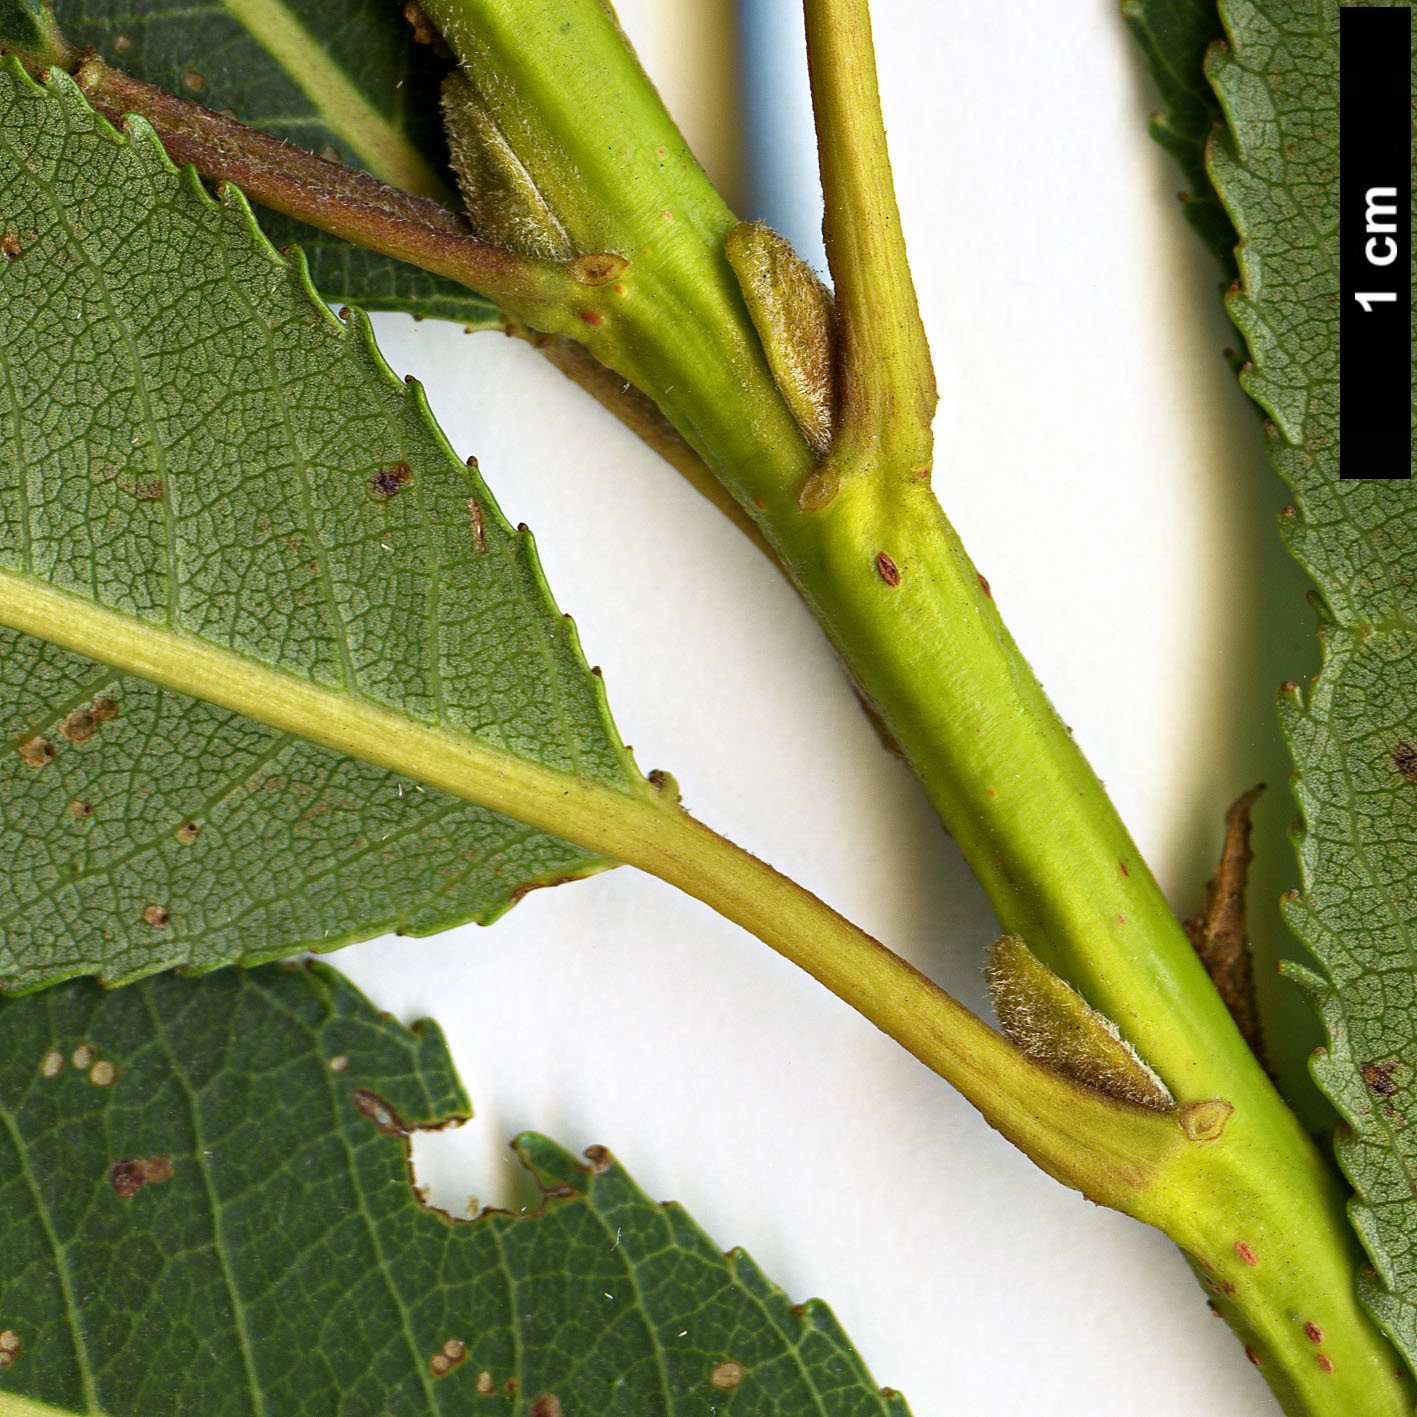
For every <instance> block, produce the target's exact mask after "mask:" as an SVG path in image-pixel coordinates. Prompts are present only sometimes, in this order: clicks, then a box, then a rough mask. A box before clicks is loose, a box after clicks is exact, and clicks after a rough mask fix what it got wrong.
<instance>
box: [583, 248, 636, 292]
mask: <svg viewBox="0 0 1417 1417" xmlns="http://www.w3.org/2000/svg"><path fill="white" fill-rule="evenodd" d="M629 264H630V263H629V262H628V261H627V260H626V259H625V258H624V257H623V256H618V255H616V253H615V252H614V251H588V252H586V254H585V255H583V256H577V257H576V259H575V260H574V261H572V262H571V264H570V268H569V269H570V272H571V279H572V280H573V281H575V282H576V284H577V285H609V284H610V282H611V281H612V280H614V279H615V278H616V277H617V276H619V275H622V274H623V273H624V270H625V267H626V266H628V265H629Z"/></svg>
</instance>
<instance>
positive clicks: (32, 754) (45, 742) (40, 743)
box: [19, 735, 54, 768]
mask: <svg viewBox="0 0 1417 1417" xmlns="http://www.w3.org/2000/svg"><path fill="white" fill-rule="evenodd" d="M19 754H20V761H21V762H22V763H23V764H24V765H25V766H26V767H27V768H42V767H43V766H44V765H45V764H46V763H52V762H53V761H54V744H53V743H51V742H50V741H49V739H48V738H41V737H39V736H38V735H36V736H35V737H33V738H26V739H25V741H24V742H23V743H21V744H20V747H19Z"/></svg>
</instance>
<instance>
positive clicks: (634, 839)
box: [0, 571, 1411, 1417]
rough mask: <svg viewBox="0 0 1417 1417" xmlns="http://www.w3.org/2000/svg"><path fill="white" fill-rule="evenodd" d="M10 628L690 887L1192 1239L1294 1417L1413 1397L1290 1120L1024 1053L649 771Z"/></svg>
mask: <svg viewBox="0 0 1417 1417" xmlns="http://www.w3.org/2000/svg"><path fill="white" fill-rule="evenodd" d="M0 621H3V622H4V623H5V624H8V625H9V626H11V627H12V628H14V629H17V630H19V631H21V632H22V633H24V634H34V635H42V636H43V637H44V638H45V639H47V640H50V641H52V642H53V643H55V644H59V645H62V646H64V647H65V648H67V649H69V650H71V651H73V652H74V653H77V654H83V655H86V656H89V657H92V658H95V659H99V660H102V661H104V662H106V663H110V664H113V665H114V666H115V667H117V668H120V669H122V670H124V671H125V672H128V673H135V674H138V675H141V676H142V677H143V678H145V679H147V680H149V681H150V682H152V683H156V684H162V685H165V686H168V687H170V688H173V689H176V690H179V691H181V692H194V691H195V692H200V694H201V695H202V697H203V698H205V699H206V700H208V701H209V702H211V703H215V704H219V705H221V706H222V707H225V708H228V709H231V710H232V711H233V712H236V713H240V714H243V715H246V716H248V717H250V718H252V719H255V720H257V721H258V722H261V723H265V724H268V725H269V726H271V727H273V728H275V729H278V730H280V731H282V732H288V733H292V734H296V735H298V736H300V737H301V738H304V739H306V740H308V741H310V742H313V743H318V744H321V745H323V746H325V747H328V748H331V749H333V750H335V751H336V752H339V753H342V754H346V755H348V756H350V757H353V758H358V759H360V760H362V761H365V762H370V763H376V764H378V765H380V766H382V767H386V768H389V769H391V770H393V771H396V772H399V773H402V774H405V775H407V776H410V777H414V778H416V779H418V780H421V781H423V782H425V783H427V784H429V785H430V786H434V787H438V788H440V789H442V790H444V791H447V792H450V793H453V794H455V795H457V796H459V797H461V798H463V799H464V800H466V801H469V802H474V803H477V804H478V805H480V806H484V807H489V808H491V809H493V810H495V811H500V812H504V813H506V814H508V815H511V816H514V817H516V818H518V819H519V820H522V821H525V822H527V823H529V824H531V825H533V826H536V827H539V828H541V829H542V830H545V831H548V832H552V833H554V834H556V835H558V836H560V837H562V838H563V839H565V840H569V841H572V842H575V843H577V844H578V845H580V846H582V847H585V848H586V849H587V850H590V851H593V852H596V853H600V854H603V855H607V856H611V857H614V858H616V859H618V860H621V861H625V862H628V863H630V864H632V865H635V866H638V867H640V868H641V869H643V870H645V871H648V872H651V873H652V874H654V875H656V876H659V877H660V878H661V879H663V880H665V881H667V882H669V883H670V884H672V885H675V886H678V887H679V888H681V889H682V890H684V891H686V892H688V893H689V894H691V895H693V896H695V897H696V898H698V899H699V900H702V901H704V902H705V903H706V904H707V905H709V906H711V907H712V908H713V909H715V910H716V911H718V912H719V913H720V914H722V915H723V916H725V917H726V918H727V919H729V920H733V921H735V922H736V923H738V924H740V925H742V926H743V927H744V928H745V929H747V930H749V931H751V932H752V933H753V934H755V935H757V936H758V938H759V939H761V940H763V941H764V942H765V943H766V944H768V945H769V946H771V947H772V948H773V949H774V950H776V951H778V952H779V953H780V954H782V955H783V956H785V957H786V958H787V959H789V960H791V961H792V962H793V963H795V964H797V965H799V966H800V967H801V968H802V969H804V970H806V971H807V972H808V973H810V974H812V975H813V976H814V977H815V978H817V979H819V980H820V981H821V982H822V983H823V984H825V985H826V986H827V987H828V988H829V989H831V990H832V991H833V992H834V993H836V994H837V995H838V996H839V997H840V998H842V999H843V1000H845V1001H846V1002H847V1003H849V1004H851V1005H852V1007H854V1008H856V1009H858V1010H859V1011H860V1012H861V1013H862V1014H863V1015H864V1016H865V1017H866V1018H868V1019H869V1020H871V1022H873V1023H875V1024H876V1025H877V1026H878V1027H880V1028H881V1029H883V1030H884V1031H885V1032H887V1033H888V1034H890V1036H891V1037H893V1038H895V1039H896V1040H897V1041H898V1042H900V1043H901V1044H902V1045H903V1046H904V1047H906V1048H907V1049H909V1050H910V1052H912V1053H913V1054H915V1056H916V1057H918V1058H919V1059H921V1061H922V1062H924V1063H925V1064H926V1065H927V1066H929V1067H930V1068H932V1069H933V1070H934V1071H935V1072H937V1073H938V1074H939V1075H940V1076H941V1077H943V1078H945V1079H946V1080H947V1081H949V1082H950V1083H952V1084H953V1085H954V1086H955V1087H956V1088H958V1089H959V1091H960V1092H961V1093H963V1095H964V1096H965V1097H966V1098H968V1099H969V1101H970V1102H972V1103H973V1104H974V1106H976V1107H977V1108H978V1109H979V1111H980V1112H981V1113H982V1114H983V1116H984V1117H985V1119H986V1120H987V1121H988V1122H989V1123H990V1125H992V1126H994V1127H996V1128H997V1129H998V1130H999V1131H1000V1132H1001V1133H1002V1134H1003V1135H1004V1136H1005V1137H1006V1138H1008V1140H1010V1141H1011V1142H1013V1143H1014V1145H1016V1146H1018V1147H1019V1148H1021V1149H1022V1150H1023V1151H1024V1152H1025V1153H1026V1154H1027V1155H1028V1156H1030V1157H1031V1158H1032V1159H1033V1160H1034V1161H1036V1162H1037V1163H1038V1165H1040V1166H1041V1167H1043V1169H1044V1170H1046V1171H1048V1172H1049V1173H1050V1174H1051V1175H1053V1176H1055V1177H1056V1178H1057V1179H1058V1180H1060V1181H1062V1182H1063V1183H1065V1184H1067V1185H1070V1186H1074V1187H1076V1188H1078V1189H1080V1190H1082V1191H1083V1193H1084V1194H1086V1195H1087V1196H1089V1197H1090V1198H1091V1199H1092V1200H1094V1201H1096V1202H1098V1203H1100V1204H1104V1205H1109V1206H1112V1207H1114V1208H1115V1209H1118V1210H1120V1211H1123V1212H1124V1213H1126V1214H1128V1215H1133V1216H1135V1217H1137V1218H1138V1219H1141V1220H1144V1221H1147V1222H1148V1223H1150V1224H1153V1225H1156V1226H1157V1227H1159V1228H1160V1229H1162V1230H1163V1231H1165V1232H1166V1233H1167V1234H1168V1235H1170V1236H1171V1237H1172V1238H1173V1239H1174V1240H1176V1241H1177V1243H1178V1244H1180V1245H1181V1246H1182V1247H1183V1249H1185V1250H1186V1252H1187V1254H1188V1255H1189V1256H1190V1257H1191V1258H1192V1260H1193V1261H1194V1263H1195V1264H1196V1266H1197V1268H1198V1270H1199V1271H1200V1273H1201V1274H1202V1276H1203V1277H1204V1278H1205V1279H1206V1280H1207V1281H1208V1282H1209V1283H1210V1284H1211V1286H1212V1289H1213V1290H1214V1292H1215V1296H1216V1302H1217V1305H1218V1307H1219V1308H1220V1310H1221V1312H1223V1313H1224V1314H1225V1315H1226V1316H1227V1317H1228V1318H1229V1319H1230V1321H1231V1322H1232V1324H1234V1326H1235V1327H1236V1328H1238V1329H1239V1330H1240V1331H1241V1333H1242V1334H1243V1335H1244V1336H1245V1338H1246V1341H1247V1342H1248V1343H1249V1344H1250V1345H1251V1346H1252V1348H1253V1349H1254V1351H1255V1353H1256V1356H1257V1357H1258V1358H1259V1360H1260V1361H1261V1362H1262V1363H1263V1364H1264V1365H1265V1368H1266V1375H1267V1376H1268V1377H1269V1378H1270V1380H1271V1382H1273V1383H1274V1384H1275V1387H1276V1391H1277V1392H1279V1393H1280V1395H1281V1398H1282V1399H1283V1400H1284V1401H1286V1403H1287V1404H1288V1407H1289V1410H1290V1411H1291V1412H1293V1413H1295V1414H1302V1413H1307V1414H1321V1413H1322V1414H1328V1415H1329V1417H1338V1415H1339V1414H1342V1417H1395V1414H1397V1413H1400V1412H1403V1411H1407V1412H1410V1410H1411V1407H1410V1397H1409V1395H1408V1394H1407V1393H1406V1390H1405V1388H1404V1384H1403V1382H1402V1381H1401V1379H1400V1378H1398V1377H1395V1376H1394V1366H1395V1364H1396V1359H1395V1355H1394V1354H1393V1353H1392V1351H1391V1349H1390V1348H1389V1347H1388V1345H1387V1343H1386V1341H1385V1340H1384V1339H1383V1338H1382V1336H1381V1334H1379V1333H1378V1331H1377V1330H1376V1328H1374V1326H1373V1325H1372V1323H1371V1321H1370V1320H1368V1319H1367V1317H1366V1316H1365V1315H1364V1314H1363V1313H1362V1311H1361V1310H1360V1308H1359V1306H1358V1302H1357V1298H1356V1295H1355V1294H1354V1289H1353V1285H1352V1275H1353V1269H1354V1266H1355V1265H1356V1264H1357V1263H1358V1256H1357V1253H1356V1251H1357V1245H1356V1241H1355V1239H1354V1236H1353V1234H1352V1232H1351V1230H1350V1229H1349V1227H1348V1226H1347V1224H1346V1223H1345V1221H1344V1217H1343V1196H1342V1195H1341V1193H1340V1190H1339V1188H1338V1186H1337V1184H1336V1183H1335V1181H1334V1179H1333V1177H1332V1176H1331V1174H1330V1173H1329V1172H1328V1171H1327V1169H1326V1168H1325V1167H1324V1165H1323V1163H1322V1161H1321V1159H1320V1158H1319V1156H1318V1154H1317V1152H1316V1151H1315V1149H1314V1148H1313V1146H1312V1145H1311V1144H1309V1142H1308V1140H1307V1138H1306V1137H1305V1136H1304V1135H1303V1133H1302V1131H1301V1130H1300V1129H1299V1127H1298V1124H1297V1123H1295V1122H1294V1121H1293V1119H1292V1118H1288V1130H1287V1131H1278V1130H1276V1127H1275V1125H1274V1119H1273V1118H1272V1117H1270V1116H1268V1115H1267V1114H1266V1112H1265V1111H1264V1110H1263V1109H1262V1108H1260V1107H1257V1106H1255V1105H1254V1104H1253V1102H1252V1101H1251V1100H1249V1099H1247V1098H1245V1097H1244V1096H1243V1095H1240V1094H1227V1100H1226V1103H1225V1104H1222V1105H1220V1106H1216V1104H1215V1103H1214V1102H1213V1101H1212V1102H1209V1103H1208V1104H1207V1103H1201V1104H1200V1105H1199V1106H1194V1105H1193V1106H1191V1107H1189V1108H1182V1109H1180V1110H1179V1111H1174V1112H1159V1111H1151V1110H1148V1109H1146V1108H1142V1107H1138V1106H1136V1105H1135V1104H1132V1103H1127V1102H1122V1101H1118V1100H1117V1099H1115V1098H1112V1097H1109V1096H1107V1095H1106V1094H1104V1093H1101V1092H1099V1091H1097V1090H1095V1089H1093V1088H1089V1087H1086V1086H1084V1085H1082V1084H1080V1083H1078V1082H1075V1081H1073V1080H1071V1079H1070V1078H1067V1077H1064V1076H1062V1075H1061V1074H1059V1073H1057V1072H1055V1071H1053V1070H1052V1069H1051V1068H1049V1067H1047V1066H1046V1065H1044V1064H1042V1063H1040V1062H1035V1061H1033V1060H1032V1059H1029V1058H1026V1057H1024V1056H1023V1055H1022V1054H1021V1053H1020V1052H1019V1050H1018V1049H1017V1048H1016V1047H1015V1046H1014V1045H1013V1044H1012V1043H1010V1042H1009V1041H1008V1040H1007V1039H1005V1038H1004V1037H1003V1036H1002V1035H1000V1034H999V1033H997V1032H995V1031H994V1030H993V1029H991V1028H990V1027H988V1025H986V1024H985V1023H983V1022H982V1021H981V1020H980V1019H978V1018H977V1017H975V1016H974V1015H973V1014H972V1013H970V1012H969V1011H968V1010H967V1009H965V1008H964V1007H963V1006H961V1005H960V1004H959V1003H957V1002H956V1001H955V1000H954V999H952V998H951V997H950V996H949V995H948V994H946V993H945V992H944V991H943V990H942V989H940V988H939V987H938V986H936V985H935V984H933V983H931V981H930V980H928V979H927V978H925V977H924V976H923V975H922V974H920V973H919V971H917V970H915V969H914V968H912V967H911V966H910V965H909V964H907V963H906V962H905V961H904V960H902V959H900V958H899V957H898V956H896V955H894V954H893V953H892V952H891V951H890V950H888V949H887V948H886V947H885V946H884V945H882V944H880V943H879V942H878V941H876V940H874V939H872V938H871V937H870V936H869V935H867V934H866V933H865V932H864V931H862V930H859V929H858V928H856V927H855V926H854V925H852V924H850V923H849V922H848V921H847V920H845V919H843V918H842V917H841V916H840V915H838V914H837V913H836V912H835V911H834V910H832V909H831V908H830V907H829V906H827V905H825V904H824V903H823V902H822V901H820V900H818V899H817V898H816V897H815V896H813V895H812V894H811V893H810V892H808V891H806V890H804V889H803V888H802V887H801V886H798V885H796V884H795V883H794V882H792V881H790V880H788V879H787V878H786V877H784V876H782V875H780V874H779V873H778V872H776V871H774V870H773V869H772V868H771V867H770V866H768V865H767V864H766V863H764V862H762V861H759V860H758V859H757V858H755V857H753V856H751V855H749V854H748V853H747V852H745V851H743V850H742V849H741V848H740V847H737V846H735V845H733V844H732V843H731V842H729V841H726V840H725V839H724V838H722V837H720V836H718V835H717V834H715V833H714V832H712V831H710V830H709V829H708V828H707V827H705V826H703V825H701V824H700V823H699V822H697V821H695V820H694V819H693V818H691V817H690V816H689V815H688V814H687V813H685V812H683V811H682V810H681V809H680V808H679V807H678V806H677V805H675V804H674V803H673V802H671V801H670V800H669V799H668V797H667V795H665V794H664V793H662V792H659V791H656V790H655V789H654V788H653V787H652V786H650V785H649V784H645V785H644V786H643V788H642V789H641V790H638V791H636V790H625V789H622V788H617V787H612V786H608V785H604V784H600V783H595V782H587V781H582V780H577V779H574V778H571V777H569V776H568V775H567V774H565V773H563V772H558V771H556V770H554V769H551V768H547V767H544V766H542V765H540V764H537V763H534V762H530V761H528V760H526V759H523V758H518V757H515V756H513V755H510V754H508V753H505V752H503V751H501V750H499V749H495V748H492V747H489V746H488V745H486V744H483V743H480V742H478V741H477V740H475V739H469V738H466V737H464V736H462V735H460V734H456V733H452V732H449V731H448V730H447V729H445V728H443V727H442V726H440V725H436V724H426V723H422V722H418V721H413V720H410V719H408V718H406V717H404V716H402V715H401V714H399V713H398V712H396V711H395V710H392V709H389V708H387V707H385V706H383V705H381V704H378V703H376V702H373V701H371V700H367V699H353V698H351V697H350V696H348V695H347V694H344V693H342V692H340V691H338V690H336V689H333V688H330V687H329V686H326V685H323V684H319V683H317V682H315V681H313V680H310V679H305V678H300V677H297V676H296V675H293V674H289V673H286V672H284V671H282V670H279V669H277V668H275V667H274V666H271V665H266V664H262V663H260V662H258V661H255V660H252V659H250V658H248V657H246V656H243V655H239V654H236V653H234V652H233V651H231V650H230V649H226V648H223V647H221V646H218V645H214V644H212V643H210V642H209V641H206V640H203V639H200V638H198V637H196V636H193V635H190V634H186V633H183V632H180V631H174V630H171V629H169V628H166V627H164V626H161V625H157V624H154V623H151V622H147V621H143V620H140V619H137V618H136V617H134V616H131V615H127V614H125V613H123V612H120V611H115V610H112V609H110V608H108V607H105V606H100V605H96V604H95V603H93V602H92V601H88V600H84V599H82V598H80V597H77V596H74V595H70V594H67V593H65V592H63V591H59V590H56V589H55V588H53V587H51V586H49V585H46V584H44V583H42V582H39V581H35V580H33V579H32V578H30V577H28V576H26V575H21V574H18V573H12V572H4V571H0ZM1283 1116H1284V1117H1288V1114H1287V1113H1283ZM1311 1331H1319V1332H1320V1333H1321V1334H1322V1339H1321V1341H1319V1342H1315V1341H1314V1340H1313V1339H1312V1338H1311V1337H1310V1333H1311ZM1321 1358H1322V1359H1323V1361H1324V1363H1325V1364H1327V1365H1328V1366H1323V1365H1321V1363H1320V1359H1321Z"/></svg>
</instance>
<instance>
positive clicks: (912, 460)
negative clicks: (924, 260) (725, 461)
mask: <svg viewBox="0 0 1417 1417" xmlns="http://www.w3.org/2000/svg"><path fill="white" fill-rule="evenodd" d="M804 8H805V11H806V19H807V62H808V68H809V70H810V72H811V80H812V104H813V108H814V110H815V113H816V119H817V151H818V155H819V159H820V163H821V172H822V194H823V196H824V197H825V199H826V211H825V216H824V218H823V222H822V231H823V234H824V236H825V238H826V250H827V262H828V264H829V265H830V266H831V273H832V279H833V280H834V282H835V284H836V307H837V331H838V334H837V338H838V356H837V364H838V380H837V382H838V388H839V390H840V394H839V397H840V409H839V413H838V420H837V432H836V444H835V448H834V457H833V461H834V462H836V463H837V464H838V465H839V466H840V467H841V468H842V469H843V470H845V469H846V468H848V467H855V466H871V465H876V464H879V462H880V461H881V460H882V459H887V460H890V461H894V462H899V463H903V464H904V465H906V466H908V467H914V468H917V469H920V468H925V467H927V466H928V464H929V461H930V447H931V437H930V424H931V421H932V420H933V418H934V416H935V402H936V393H935V371H934V366H933V365H932V364H931V362H930V348H929V344H928V342H927V341H926V339H925V326H924V324H923V323H922V321H921V319H920V307H919V303H918V302H917V300H916V296H915V286H914V283H913V282H912V281H911V278H910V263H909V260H908V259H907V257H906V252H905V236H904V234H903V232H902V231H901V225H900V211H899V208H898V207H897V205H896V199H895V186H894V183H893V181H892V178H891V163H890V155H889V153H888V151H887V149H886V130H885V125H884V123H883V122H882V120H881V100H880V94H879V92H878V90H877V86H876V54H875V48H874V46H873V45H872V42H871V17H870V12H869V10H868V9H867V7H866V4H865V0H806V4H805V7H804Z"/></svg>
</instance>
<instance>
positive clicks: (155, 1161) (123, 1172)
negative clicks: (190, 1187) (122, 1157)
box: [108, 1156, 172, 1201]
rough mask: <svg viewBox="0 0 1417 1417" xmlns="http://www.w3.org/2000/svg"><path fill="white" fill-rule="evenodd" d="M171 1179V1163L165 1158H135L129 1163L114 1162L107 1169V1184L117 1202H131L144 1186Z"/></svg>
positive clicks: (158, 1183)
mask: <svg viewBox="0 0 1417 1417" xmlns="http://www.w3.org/2000/svg"><path fill="white" fill-rule="evenodd" d="M171 1179H172V1162H171V1161H169V1160H168V1159H167V1157H165V1156H135V1157H133V1158H132V1159H131V1160H129V1161H115V1162H114V1163H113V1165H112V1166H110V1167H109V1168H108V1181H109V1184H110V1185H111V1186H112V1187H113V1190H114V1194H116V1195H117V1197H118V1199H119V1200H125V1201H129V1200H132V1199H133V1197H134V1196H135V1195H137V1194H138V1192H139V1191H140V1190H142V1188H143V1187H144V1186H149V1185H153V1186H155V1185H160V1184H161V1183H162V1182H163V1181H170V1180H171Z"/></svg>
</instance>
